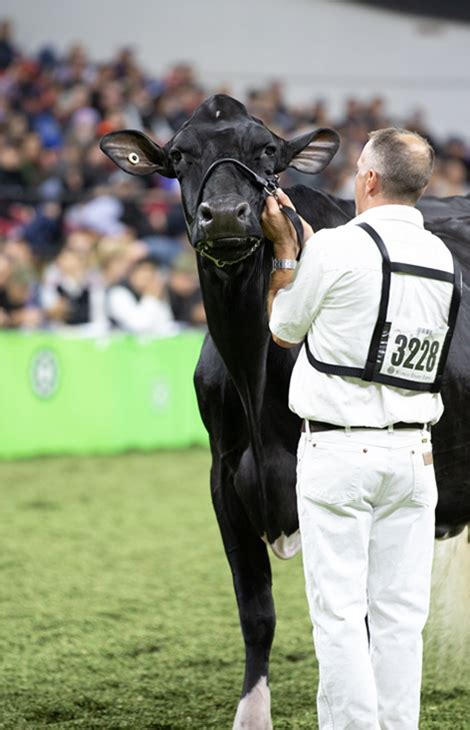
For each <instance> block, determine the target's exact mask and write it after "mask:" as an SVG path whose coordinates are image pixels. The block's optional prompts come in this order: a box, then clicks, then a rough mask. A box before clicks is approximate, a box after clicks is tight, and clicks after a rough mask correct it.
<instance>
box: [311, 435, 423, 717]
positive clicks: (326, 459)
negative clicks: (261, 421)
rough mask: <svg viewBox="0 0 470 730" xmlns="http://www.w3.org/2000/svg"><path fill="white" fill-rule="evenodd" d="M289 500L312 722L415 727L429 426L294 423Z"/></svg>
mask: <svg viewBox="0 0 470 730" xmlns="http://www.w3.org/2000/svg"><path fill="white" fill-rule="evenodd" d="M297 500H298V508H299V521H300V534H301V538H302V550H303V561H304V570H305V580H306V591H307V598H308V602H309V608H310V616H311V619H312V623H313V626H314V629H313V638H314V644H315V651H316V655H317V659H318V663H319V669H320V681H319V686H318V694H317V709H318V722H319V727H320V730H353V729H354V730H379V729H380V730H417V728H418V721H419V707H420V688H421V667H422V630H423V628H424V625H425V623H426V620H427V616H428V612H429V599H430V586H431V567H432V557H433V548H434V523H435V514H434V513H435V506H436V502H437V488H436V480H435V476H434V467H433V465H432V461H431V441H430V435H429V432H427V431H418V430H411V429H403V430H398V429H397V430H396V431H387V430H385V431H382V430H365V429H362V430H353V431H349V432H346V431H344V430H336V431H324V432H319V433H312V434H308V433H304V434H302V436H301V438H300V442H299V448H298V467H297ZM366 616H367V624H368V628H367V625H366V621H365V619H366Z"/></svg>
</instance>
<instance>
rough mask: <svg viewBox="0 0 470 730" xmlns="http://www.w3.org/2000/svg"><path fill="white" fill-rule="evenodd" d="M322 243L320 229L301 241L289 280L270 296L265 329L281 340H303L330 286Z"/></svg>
mask: <svg viewBox="0 0 470 730" xmlns="http://www.w3.org/2000/svg"><path fill="white" fill-rule="evenodd" d="M323 242H324V236H323V232H321V231H320V232H319V233H316V234H314V235H313V236H311V238H309V239H308V241H306V242H305V245H304V249H303V251H302V254H301V257H300V261H299V264H298V266H297V268H296V270H295V277H294V279H293V280H292V283H291V284H289V286H287V287H285V289H280V290H279V291H278V292H277V294H276V296H275V297H274V301H273V306H272V311H271V319H270V321H269V328H270V330H271V332H272V334H273V335H276V337H279V339H281V340H284V341H285V342H291V343H293V344H296V343H299V342H302V341H303V339H304V338H305V336H306V334H307V332H308V330H309V327H310V325H311V324H312V322H313V320H314V319H315V317H316V316H317V314H318V312H319V310H320V308H321V305H322V301H323V299H324V297H325V294H326V293H327V291H328V288H329V286H330V278H331V277H330V276H328V274H327V272H325V270H324V263H323V258H324V256H323Z"/></svg>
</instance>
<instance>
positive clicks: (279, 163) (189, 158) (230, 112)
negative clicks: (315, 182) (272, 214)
mask: <svg viewBox="0 0 470 730" xmlns="http://www.w3.org/2000/svg"><path fill="white" fill-rule="evenodd" d="M338 146H339V136H338V134H337V133H336V132H335V131H334V130H332V129H326V128H325V129H318V130H316V131H313V132H309V133H308V134H303V135H302V136H300V137H296V138H294V139H291V140H288V141H287V140H285V139H282V138H281V137H279V136H277V135H276V134H274V133H273V132H271V131H270V130H269V129H268V128H267V127H266V126H265V125H264V124H263V123H262V122H261V121H260V120H259V119H256V118H255V117H252V116H250V115H249V114H248V113H247V110H246V109H245V107H244V106H243V104H241V103H240V102H239V101H236V100H235V99H232V98H231V97H229V96H225V95H222V94H217V95H216V96H212V97H211V98H210V99H207V100H206V101H205V102H204V103H203V104H201V106H200V107H199V108H198V109H197V110H196V111H195V112H194V114H193V116H192V117H191V119H189V121H188V122H186V123H185V124H184V125H183V126H182V127H181V129H179V130H178V132H177V133H176V134H175V135H174V137H173V138H172V139H171V140H170V141H169V142H167V144H166V145H165V146H164V147H160V146H159V145H157V144H155V142H152V140H150V139H149V138H148V137H147V136H146V135H145V134H143V133H142V132H136V131H121V132H112V133H111V134H108V135H106V136H105V137H103V139H102V141H101V149H102V150H103V152H105V153H106V154H107V155H108V156H109V157H110V158H111V159H112V160H113V161H114V162H115V163H116V164H117V165H118V166H119V167H120V168H121V169H123V170H125V171H126V172H130V173H132V174H133V175H148V174H150V173H155V172H158V173H160V175H164V176H165V177H176V178H178V180H179V182H180V184H181V193H182V199H183V206H184V210H185V214H186V219H187V223H188V228H189V231H190V237H191V243H192V244H193V245H194V246H195V247H196V248H197V249H198V250H199V251H202V252H204V251H205V252H206V253H208V254H210V255H211V257H213V258H214V259H216V260H219V261H225V262H227V263H230V262H234V261H238V260H240V259H241V258H243V257H244V256H246V255H247V254H248V253H250V252H251V251H252V250H254V249H255V248H256V247H257V245H258V244H259V243H260V242H261V241H262V239H263V233H262V230H261V226H260V215H261V210H262V207H263V202H264V194H263V190H262V188H261V186H260V184H259V182H258V183H256V181H255V179H254V177H253V176H250V175H249V174H247V173H246V171H244V170H243V169H242V168H241V167H240V166H238V165H237V164H235V163H233V162H224V163H223V164H219V165H216V166H215V167H214V168H213V169H212V170H211V171H210V172H209V175H208V177H206V173H207V171H208V170H209V167H210V166H211V165H212V164H213V163H214V162H215V161H216V160H220V159H221V158H234V159H236V160H238V161H240V162H243V163H244V164H245V165H246V166H248V167H249V168H250V169H251V170H252V171H253V172H254V173H256V174H257V175H258V176H260V177H262V178H266V179H272V178H273V177H274V175H275V174H276V173H279V172H282V171H283V170H285V169H286V168H287V167H295V168H296V169H297V170H301V171H302V172H307V173H317V172H320V171H321V170H323V168H324V167H326V165H328V163H329V162H330V160H331V159H332V157H333V156H334V155H335V153H336V151H337V149H338Z"/></svg>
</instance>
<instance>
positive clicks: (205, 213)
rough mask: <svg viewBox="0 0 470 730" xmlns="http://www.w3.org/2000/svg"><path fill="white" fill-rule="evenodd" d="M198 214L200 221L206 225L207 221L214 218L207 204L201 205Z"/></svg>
mask: <svg viewBox="0 0 470 730" xmlns="http://www.w3.org/2000/svg"><path fill="white" fill-rule="evenodd" d="M199 213H200V215H201V218H202V220H203V221H205V222H206V223H209V221H211V220H212V219H213V217H214V216H213V215H212V211H211V209H210V205H208V204H207V203H201V205H200V208H199Z"/></svg>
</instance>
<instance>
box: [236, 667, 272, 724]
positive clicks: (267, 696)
mask: <svg viewBox="0 0 470 730" xmlns="http://www.w3.org/2000/svg"><path fill="white" fill-rule="evenodd" d="M272 728H273V723H272V720H271V692H270V691H269V687H268V682H267V679H266V677H261V678H260V679H259V680H258V682H257V684H255V686H254V687H253V689H252V690H251V691H250V692H248V694H247V695H245V697H242V699H241V700H240V702H239V703H238V708H237V714H236V715H235V720H234V722H233V730H272Z"/></svg>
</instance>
